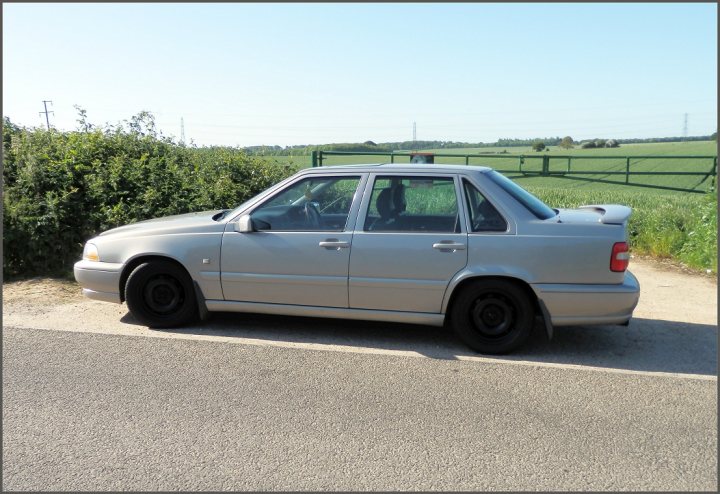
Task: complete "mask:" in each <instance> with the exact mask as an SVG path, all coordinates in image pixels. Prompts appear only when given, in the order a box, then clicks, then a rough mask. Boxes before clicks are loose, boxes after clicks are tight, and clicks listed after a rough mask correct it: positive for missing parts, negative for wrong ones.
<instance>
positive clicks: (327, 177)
mask: <svg viewBox="0 0 720 494" xmlns="http://www.w3.org/2000/svg"><path fill="white" fill-rule="evenodd" d="M630 213H631V210H630V208H628V207H625V206H619V205H591V206H583V207H581V208H579V209H573V210H557V209H551V208H550V207H548V206H547V205H545V204H544V203H543V202H542V201H540V200H539V199H537V198H536V197H535V196H533V195H532V194H530V193H528V192H527V191H525V190H524V189H523V188H521V187H520V186H518V185H517V184H515V183H514V182H512V181H511V180H509V179H508V178H506V177H505V176H503V175H502V174H500V173H498V172H496V171H494V170H492V169H490V168H485V167H475V166H472V167H467V166H454V165H437V164H435V165H395V164H383V165H354V166H333V167H323V168H312V169H307V170H303V171H301V172H299V173H297V174H295V175H294V176H292V177H290V178H288V179H286V180H284V181H282V182H280V183H279V184H277V185H275V186H273V187H271V188H270V189H268V190H266V191H265V192H263V193H261V194H259V195H258V196H256V197H254V198H253V199H250V200H249V201H247V202H245V203H243V204H241V205H240V206H238V207H237V208H235V209H233V210H221V211H207V212H202V213H192V214H184V215H179V216H170V217H166V218H159V219H153V220H149V221H142V222H139V223H135V224H131V225H128V226H123V227H120V228H115V229H112V230H109V231H106V232H104V233H102V234H100V235H99V236H97V237H95V238H93V239H91V240H90V241H88V243H87V244H86V245H85V249H84V253H83V260H81V261H79V262H78V263H77V264H75V279H77V281H78V282H79V283H80V285H81V286H82V287H83V293H84V294H85V295H86V296H88V297H90V298H93V299H97V300H104V301H108V302H115V303H122V302H127V305H128V309H129V310H130V312H131V313H132V315H133V316H134V317H135V318H136V319H137V320H138V321H140V322H141V323H143V324H146V325H147V326H150V327H157V328H161V327H162V328H165V327H174V326H179V325H182V324H186V323H188V322H190V321H192V320H194V319H196V318H197V317H199V318H200V319H205V318H206V317H207V315H208V312H213V311H223V312H252V313H265V314H286V315H295V316H314V317H335V318H347V319H364V320H376V321H393V322H404V323H416V324H428V325H436V326H441V325H443V324H445V323H446V322H448V323H449V324H450V325H451V326H452V327H453V329H454V330H455V331H456V332H457V334H458V335H459V337H460V338H461V339H462V340H463V341H464V342H465V343H466V344H467V345H469V346H470V347H471V348H473V349H475V350H477V351H479V352H482V353H506V352H509V351H512V350H514V349H516V348H518V347H519V346H521V345H522V344H523V343H524V342H525V341H526V340H527V338H528V335H529V334H530V331H531V328H532V326H533V322H534V320H535V318H536V317H537V318H540V319H542V321H543V323H544V327H545V329H546V331H547V333H548V336H549V337H552V330H553V326H565V325H595V324H625V325H626V324H627V323H628V322H629V320H630V318H631V317H632V313H633V310H634V308H635V306H636V305H637V302H638V299H639V295H640V287H639V284H638V282H637V280H636V279H635V277H634V276H633V275H632V274H631V273H630V272H629V271H627V266H628V261H629V254H628V244H627V219H628V217H629V216H630Z"/></svg>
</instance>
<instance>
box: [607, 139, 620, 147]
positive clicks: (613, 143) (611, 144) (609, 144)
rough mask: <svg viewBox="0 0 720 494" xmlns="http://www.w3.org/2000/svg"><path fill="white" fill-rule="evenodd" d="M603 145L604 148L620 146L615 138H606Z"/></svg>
mask: <svg viewBox="0 0 720 494" xmlns="http://www.w3.org/2000/svg"><path fill="white" fill-rule="evenodd" d="M605 147H606V148H619V147H620V143H618V142H617V140H615V139H608V140H607V141H606V142H605Z"/></svg>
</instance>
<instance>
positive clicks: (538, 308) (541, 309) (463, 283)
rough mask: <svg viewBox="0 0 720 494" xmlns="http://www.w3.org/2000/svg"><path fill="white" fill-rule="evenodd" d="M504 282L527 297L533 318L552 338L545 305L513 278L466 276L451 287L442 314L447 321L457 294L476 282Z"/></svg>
mask: <svg viewBox="0 0 720 494" xmlns="http://www.w3.org/2000/svg"><path fill="white" fill-rule="evenodd" d="M493 280H498V281H506V282H510V283H512V284H513V285H515V286H517V287H519V288H521V289H522V290H523V292H525V294H526V295H527V296H528V299H529V300H530V302H531V303H532V305H533V309H534V311H535V313H534V316H540V317H542V319H543V322H544V324H545V331H546V333H547V335H548V338H552V335H553V328H552V323H551V320H550V314H549V313H548V311H547V308H546V307H545V304H543V302H542V300H541V299H540V298H539V297H538V296H537V293H535V290H533V289H532V287H531V286H530V284H529V283H528V282H527V281H525V280H523V279H522V278H518V277H515V276H503V275H496V274H493V275H473V276H468V277H466V278H463V279H462V280H460V281H458V282H457V283H456V284H455V285H453V286H452V288H451V292H450V293H449V295H448V296H447V303H446V304H445V307H444V311H443V312H444V313H445V318H446V319H448V318H449V317H450V314H451V313H452V307H453V304H454V303H455V300H456V299H457V296H458V294H460V293H461V292H462V291H463V290H464V289H465V288H467V286H469V285H471V284H472V283H474V282H476V281H493Z"/></svg>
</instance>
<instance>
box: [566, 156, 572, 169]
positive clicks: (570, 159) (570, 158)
mask: <svg viewBox="0 0 720 494" xmlns="http://www.w3.org/2000/svg"><path fill="white" fill-rule="evenodd" d="M570 161H572V156H568V166H567V173H570Z"/></svg>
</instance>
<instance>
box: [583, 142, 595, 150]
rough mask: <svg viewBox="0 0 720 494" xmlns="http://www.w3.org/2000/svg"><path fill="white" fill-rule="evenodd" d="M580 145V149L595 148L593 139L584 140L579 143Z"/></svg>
mask: <svg viewBox="0 0 720 494" xmlns="http://www.w3.org/2000/svg"><path fill="white" fill-rule="evenodd" d="M580 147H581V148H582V149H593V148H596V147H597V146H596V145H595V141H585V142H583V143H582V144H580Z"/></svg>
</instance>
